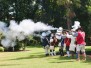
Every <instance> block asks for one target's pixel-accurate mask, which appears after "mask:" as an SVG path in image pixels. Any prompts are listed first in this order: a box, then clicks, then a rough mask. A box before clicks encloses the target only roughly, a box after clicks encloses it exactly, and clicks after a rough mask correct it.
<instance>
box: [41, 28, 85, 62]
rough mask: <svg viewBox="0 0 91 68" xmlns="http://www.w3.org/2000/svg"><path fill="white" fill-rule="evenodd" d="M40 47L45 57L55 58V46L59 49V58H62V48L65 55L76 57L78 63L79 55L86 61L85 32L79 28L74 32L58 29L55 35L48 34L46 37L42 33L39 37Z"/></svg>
mask: <svg viewBox="0 0 91 68" xmlns="http://www.w3.org/2000/svg"><path fill="white" fill-rule="evenodd" d="M41 41H42V45H43V48H44V50H45V55H46V56H48V55H50V56H55V55H56V51H55V46H56V45H58V47H59V54H60V56H64V55H65V54H64V48H65V50H66V55H67V56H68V57H70V56H72V58H74V57H75V56H76V59H77V61H80V55H82V60H86V53H85V45H86V42H85V32H84V31H83V29H82V28H81V27H80V28H78V29H76V31H74V30H69V31H68V30H63V31H62V30H61V29H59V30H58V31H57V33H51V32H50V33H49V34H48V35H47V34H46V33H45V32H43V33H42V37H41Z"/></svg>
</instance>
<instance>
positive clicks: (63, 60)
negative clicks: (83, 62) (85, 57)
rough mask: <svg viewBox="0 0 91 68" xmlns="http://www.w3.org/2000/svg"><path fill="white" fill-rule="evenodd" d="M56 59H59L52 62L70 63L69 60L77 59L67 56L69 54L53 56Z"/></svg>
mask: <svg viewBox="0 0 91 68" xmlns="http://www.w3.org/2000/svg"><path fill="white" fill-rule="evenodd" d="M53 59H56V60H57V61H52V62H50V63H69V62H74V60H75V59H71V57H67V56H59V57H57V58H53Z"/></svg>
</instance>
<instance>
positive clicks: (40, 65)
mask: <svg viewBox="0 0 91 68" xmlns="http://www.w3.org/2000/svg"><path fill="white" fill-rule="evenodd" d="M86 49H87V50H88V49H91V47H86ZM56 51H58V48H56ZM0 68H91V58H89V57H88V56H87V61H80V62H78V61H76V60H75V59H70V58H68V57H60V56H59V55H57V56H48V57H45V55H44V49H43V48H42V47H28V48H27V49H26V51H19V52H0Z"/></svg>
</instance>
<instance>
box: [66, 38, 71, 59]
mask: <svg viewBox="0 0 91 68" xmlns="http://www.w3.org/2000/svg"><path fill="white" fill-rule="evenodd" d="M70 42H71V39H70V38H67V37H66V38H65V39H64V43H65V45H66V53H67V56H68V57H70V53H69V46H70Z"/></svg>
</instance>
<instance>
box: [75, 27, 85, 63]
mask: <svg viewBox="0 0 91 68" xmlns="http://www.w3.org/2000/svg"><path fill="white" fill-rule="evenodd" d="M76 42H77V46H76V50H77V54H78V55H77V60H78V61H79V60H80V51H81V53H82V56H83V57H82V58H83V60H86V53H85V45H86V42H85V32H84V31H83V29H82V28H78V29H77V36H76Z"/></svg>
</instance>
